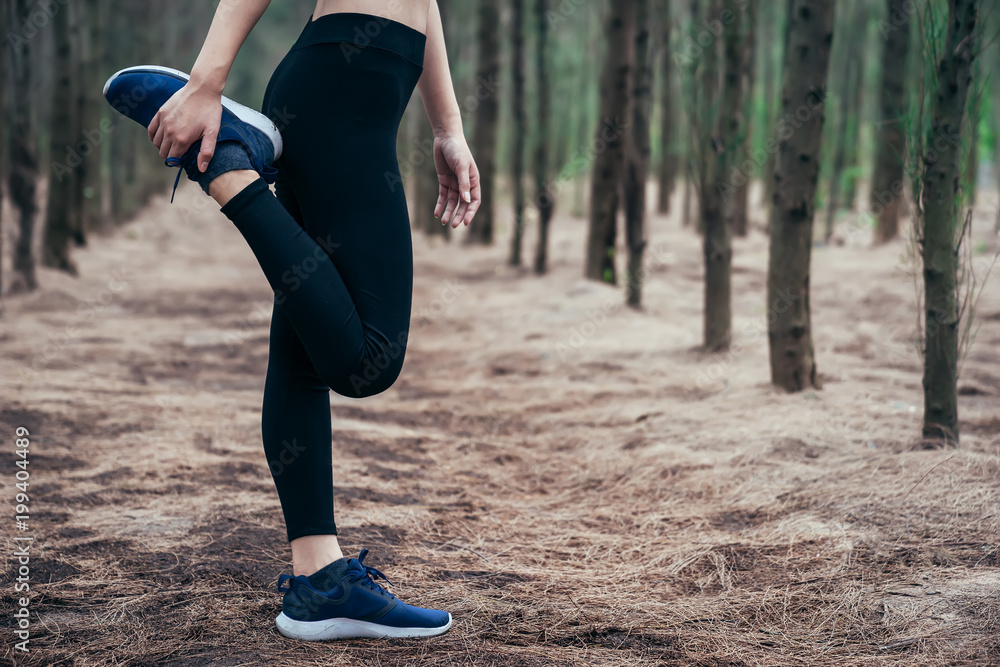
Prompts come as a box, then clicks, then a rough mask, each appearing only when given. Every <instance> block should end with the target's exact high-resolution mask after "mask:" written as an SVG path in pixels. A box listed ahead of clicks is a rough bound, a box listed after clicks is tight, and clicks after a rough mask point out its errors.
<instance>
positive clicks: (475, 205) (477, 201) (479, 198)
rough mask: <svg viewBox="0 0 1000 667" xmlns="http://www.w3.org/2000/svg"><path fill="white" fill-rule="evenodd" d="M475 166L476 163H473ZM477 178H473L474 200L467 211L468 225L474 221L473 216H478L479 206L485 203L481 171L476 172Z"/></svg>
mask: <svg viewBox="0 0 1000 667" xmlns="http://www.w3.org/2000/svg"><path fill="white" fill-rule="evenodd" d="M473 168H475V165H473ZM474 175H475V178H473V183H475V185H473V186H472V202H470V203H469V210H467V211H466V212H465V224H466V225H468V224H469V223H470V222H472V218H474V217H475V216H476V211H478V210H479V206H480V205H481V204H482V203H483V189H482V187H481V186H480V185H479V172H478V171H476V172H475V174H474Z"/></svg>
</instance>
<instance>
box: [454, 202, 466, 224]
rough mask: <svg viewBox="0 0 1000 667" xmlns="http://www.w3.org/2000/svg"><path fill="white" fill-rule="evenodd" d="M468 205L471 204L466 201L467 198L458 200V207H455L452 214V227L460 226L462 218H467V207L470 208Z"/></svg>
mask: <svg viewBox="0 0 1000 667" xmlns="http://www.w3.org/2000/svg"><path fill="white" fill-rule="evenodd" d="M468 206H469V205H468V204H466V203H465V200H463V199H459V200H458V207H457V208H456V209H455V212H454V213H453V214H452V216H451V226H452V227H458V226H459V225H460V224H462V220H464V219H465V211H466V208H468Z"/></svg>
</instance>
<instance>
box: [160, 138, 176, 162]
mask: <svg viewBox="0 0 1000 667" xmlns="http://www.w3.org/2000/svg"><path fill="white" fill-rule="evenodd" d="M171 148H173V140H172V139H171V138H170V136H169V135H168V136H165V137H164V138H163V141H162V142H161V143H160V157H161V158H163V159H164V160H166V159H167V157H169V156H170V149H171Z"/></svg>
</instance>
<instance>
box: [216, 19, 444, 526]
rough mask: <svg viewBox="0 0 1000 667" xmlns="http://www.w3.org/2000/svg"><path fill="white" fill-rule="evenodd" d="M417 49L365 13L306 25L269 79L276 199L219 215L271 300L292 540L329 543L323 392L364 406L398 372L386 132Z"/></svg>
mask: <svg viewBox="0 0 1000 667" xmlns="http://www.w3.org/2000/svg"><path fill="white" fill-rule="evenodd" d="M424 43H425V38H424V35H423V34H422V33H420V32H419V31H417V30H414V29H412V28H409V27H407V26H405V25H402V24H400V23H395V22H392V21H388V20H387V19H381V18H376V17H374V16H370V15H367V14H344V13H341V14H330V15H326V16H322V17H320V18H318V19H316V20H315V21H310V22H309V23H308V24H307V25H306V27H305V29H304V30H303V32H302V34H301V35H300V37H299V39H298V40H297V41H296V43H295V44H294V46H293V47H292V49H291V50H290V51H289V53H288V54H287V55H286V56H285V58H284V60H282V62H281V64H279V65H278V68H277V69H276V70H275V72H274V75H273V76H272V77H271V81H270V83H269V84H268V87H267V92H266V93H265V96H264V105H263V106H264V113H265V114H266V115H268V116H270V117H271V119H272V120H274V121H275V123H276V124H277V125H278V128H279V129H280V130H281V134H282V138H283V141H284V152H283V154H282V156H281V158H280V159H279V160H278V162H277V164H276V165H275V166H277V168H278V180H277V182H276V184H275V188H276V191H277V198H275V197H274V196H273V195H272V194H271V192H270V190H269V189H268V187H267V185H266V184H265V183H264V181H263V180H258V181H257V182H255V183H253V184H251V185H250V186H248V187H247V188H246V189H244V190H243V191H242V192H240V193H239V194H238V195H236V196H235V197H234V198H233V199H232V200H230V201H229V202H228V203H227V204H226V205H225V206H224V207H223V208H222V211H223V213H225V214H226V215H227V216H228V217H229V219H230V220H232V221H233V223H234V224H235V225H236V227H237V228H238V229H239V230H240V232H241V233H242V234H243V236H244V238H245V239H246V241H247V243H248V244H249V246H250V248H251V250H252V251H253V253H254V255H255V256H256V257H257V261H258V262H260V266H261V269H263V271H264V275H265V276H266V277H267V280H268V282H269V283H270V285H271V288H272V289H273V290H274V293H275V305H274V310H273V314H272V318H271V340H270V352H269V357H268V364H267V378H266V380H265V384H264V401H263V411H262V425H261V426H262V434H263V440H264V451H265V453H266V455H267V460H268V464H269V466H270V468H271V475H272V477H273V478H274V483H275V486H276V487H277V490H278V497H279V498H280V500H281V508H282V512H283V513H284V516H285V525H286V528H287V532H288V539H289V541H291V540H294V539H295V538H298V537H302V536H304V535H322V534H336V532H337V528H336V524H335V523H334V519H333V466H332V455H331V438H332V432H331V424H330V394H329V390H330V389H332V390H333V391H335V392H337V393H338V394H341V395H344V396H350V397H355V398H361V397H365V396H371V395H373V394H377V393H379V392H381V391H384V390H385V389H387V388H388V387H389V386H390V385H392V383H393V382H394V381H395V379H396V377H397V376H398V375H399V371H400V369H401V367H402V365H403V354H404V352H405V349H406V338H407V334H408V330H409V320H410V304H411V298H412V288H413V255H412V246H411V240H410V226H409V216H408V214H407V209H406V199H405V196H404V193H403V188H402V186H401V184H400V179H399V176H400V174H399V165H398V163H397V161H396V133H397V130H398V128H399V122H400V119H401V118H402V115H403V111H404V109H405V108H406V105H407V102H408V101H409V99H410V96H411V94H412V93H413V89H414V87H415V86H416V83H417V80H418V79H419V78H420V74H421V72H422V71H423V69H422V64H423V53H424Z"/></svg>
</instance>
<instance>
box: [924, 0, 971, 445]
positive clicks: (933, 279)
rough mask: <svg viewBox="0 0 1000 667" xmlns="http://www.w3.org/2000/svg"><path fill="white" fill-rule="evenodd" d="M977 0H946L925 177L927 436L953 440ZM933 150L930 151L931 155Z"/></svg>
mask: <svg viewBox="0 0 1000 667" xmlns="http://www.w3.org/2000/svg"><path fill="white" fill-rule="evenodd" d="M975 27H976V2H975V0H949V3H948V33H947V34H948V36H947V40H946V42H945V49H944V51H943V53H944V55H943V57H942V59H941V62H940V63H939V64H938V88H937V94H936V96H935V105H934V117H933V120H932V122H931V128H930V134H929V141H928V143H929V147H928V151H930V150H934V151H935V152H936V155H935V156H932V155H930V154H928V155H926V156H925V157H924V159H925V162H926V164H927V167H926V169H925V171H924V182H923V193H922V200H923V201H922V203H923V211H924V215H923V238H922V241H923V243H922V247H923V263H924V318H925V321H924V378H923V385H924V425H923V435H924V437H925V438H928V439H934V440H943V441H945V442H950V443H957V442H958V395H957V383H958V335H959V332H958V327H959V319H958V305H959V304H958V302H957V299H956V291H955V290H956V285H955V283H956V274H957V269H958V266H957V263H958V262H957V257H956V254H957V253H956V236H957V232H958V229H957V227H958V225H960V224H961V221H960V217H961V216H960V215H959V210H958V205H959V196H960V194H961V193H960V192H959V182H960V176H961V173H962V166H963V165H961V164H960V159H959V158H960V150H959V145H958V142H955V141H935V139H936V138H938V137H949V138H950V137H958V136H961V131H962V120H963V116H964V114H965V105H966V97H967V94H968V91H969V85H970V82H971V79H972V59H973V57H974V55H975V50H974V49H975V42H976V41H977V40H975V39H973V37H974V31H975ZM934 158H936V159H934Z"/></svg>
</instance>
